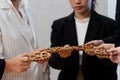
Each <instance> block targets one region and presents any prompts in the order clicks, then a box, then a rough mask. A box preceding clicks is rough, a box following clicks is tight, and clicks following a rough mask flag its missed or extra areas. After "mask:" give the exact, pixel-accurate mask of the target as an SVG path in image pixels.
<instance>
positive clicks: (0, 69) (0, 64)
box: [0, 59, 5, 79]
mask: <svg viewBox="0 0 120 80" xmlns="http://www.w3.org/2000/svg"><path fill="white" fill-rule="evenodd" d="M4 68H5V60H4V59H0V79H1V78H2V75H3V73H4Z"/></svg>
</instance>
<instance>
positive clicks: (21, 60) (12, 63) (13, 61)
mask: <svg viewBox="0 0 120 80" xmlns="http://www.w3.org/2000/svg"><path fill="white" fill-rule="evenodd" d="M5 61H6V65H5V72H11V71H12V72H25V71H26V70H27V69H28V68H29V66H30V63H31V62H30V61H29V59H28V54H27V53H24V54H20V55H18V56H15V57H13V58H10V59H5Z"/></svg>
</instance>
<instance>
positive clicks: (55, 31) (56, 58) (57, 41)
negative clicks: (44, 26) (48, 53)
mask: <svg viewBox="0 0 120 80" xmlns="http://www.w3.org/2000/svg"><path fill="white" fill-rule="evenodd" d="M62 26H63V23H62V22H61V21H60V22H54V23H53V25H52V32H51V47H55V46H63V44H62ZM70 62H71V57H67V58H61V57H60V55H59V54H52V57H51V58H50V59H49V61H48V63H49V65H50V66H51V67H52V68H55V69H64V68H66V67H68V65H70Z"/></svg>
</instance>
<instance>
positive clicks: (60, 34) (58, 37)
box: [49, 11, 120, 80]
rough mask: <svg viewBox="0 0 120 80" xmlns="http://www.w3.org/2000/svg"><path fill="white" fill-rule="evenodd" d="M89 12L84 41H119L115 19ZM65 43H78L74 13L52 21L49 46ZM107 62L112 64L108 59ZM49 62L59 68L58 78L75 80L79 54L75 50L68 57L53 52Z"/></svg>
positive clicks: (85, 57) (84, 62) (84, 61)
mask: <svg viewBox="0 0 120 80" xmlns="http://www.w3.org/2000/svg"><path fill="white" fill-rule="evenodd" d="M91 14H92V15H91V17H90V21H89V25H88V30H87V33H86V38H85V41H84V42H85V43H86V42H88V41H91V40H99V39H102V40H104V42H110V43H114V42H119V41H120V36H118V35H120V26H119V25H117V23H116V22H115V21H113V20H112V19H110V18H107V17H105V16H102V15H99V14H97V13H96V12H95V11H92V13H91ZM66 44H69V45H71V46H73V45H74V46H77V45H78V40H77V33H76V25H75V20H74V13H72V14H71V15H69V16H67V17H64V18H61V19H58V20H56V21H54V23H53V25H52V32H51V47H53V46H64V45H66ZM87 57H88V55H87V54H86V55H84V60H83V65H86V62H89V61H88V60H87ZM89 57H90V56H89ZM109 63H110V64H113V63H112V62H110V61H109ZM49 64H50V66H51V67H53V68H55V69H61V72H60V74H59V78H58V80H76V78H77V74H78V70H79V54H78V52H77V51H73V52H72V55H71V56H70V57H68V58H61V57H60V56H59V55H58V54H53V55H52V57H51V58H50V59H49ZM115 68H116V67H115ZM106 75H107V74H106ZM115 75H116V74H115ZM112 77H113V76H112Z"/></svg>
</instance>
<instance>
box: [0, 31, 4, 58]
mask: <svg viewBox="0 0 120 80" xmlns="http://www.w3.org/2000/svg"><path fill="white" fill-rule="evenodd" d="M0 59H4V56H3V42H2V33H1V31H0Z"/></svg>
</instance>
